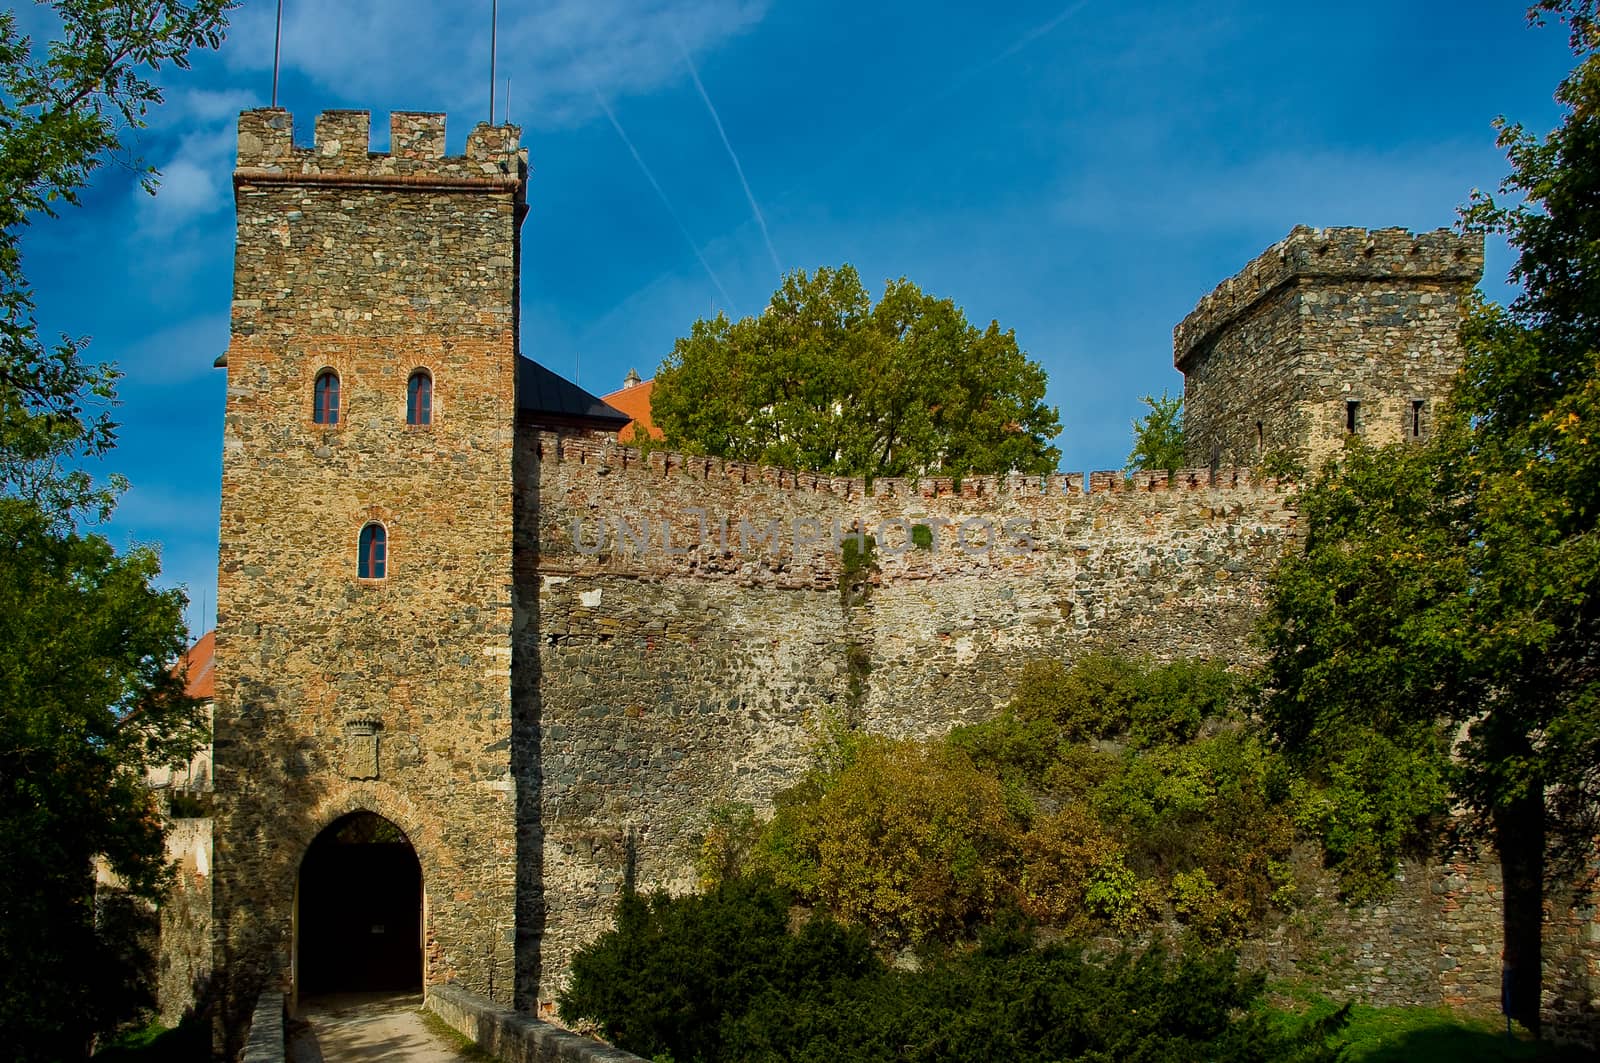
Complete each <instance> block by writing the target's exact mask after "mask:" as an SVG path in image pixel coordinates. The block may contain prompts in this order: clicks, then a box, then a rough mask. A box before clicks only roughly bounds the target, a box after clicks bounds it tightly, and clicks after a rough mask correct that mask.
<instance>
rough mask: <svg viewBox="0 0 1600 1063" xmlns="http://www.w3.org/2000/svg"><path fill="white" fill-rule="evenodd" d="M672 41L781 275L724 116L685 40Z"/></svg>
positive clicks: (770, 241)
mask: <svg viewBox="0 0 1600 1063" xmlns="http://www.w3.org/2000/svg"><path fill="white" fill-rule="evenodd" d="M672 39H673V40H674V41H675V42H677V45H678V53H679V54H680V55H682V56H683V65H684V66H686V67H688V68H689V76H690V77H691V78H693V79H694V87H695V90H696V91H697V92H699V93H700V99H701V100H703V101H704V102H705V105H706V110H707V111H709V112H710V113H711V121H712V122H714V123H715V124H716V127H717V135H718V136H720V137H721V138H722V146H723V147H725V148H727V149H728V158H729V159H730V160H732V162H733V171H734V173H736V174H738V175H739V184H740V185H742V186H743V187H744V198H745V199H746V200H748V201H749V203H750V213H752V214H754V215H755V217H756V224H757V225H759V226H761V239H762V240H764V241H766V245H767V254H769V255H771V256H772V268H773V269H775V270H777V271H778V273H779V274H780V275H781V274H782V273H783V263H782V262H780V261H779V260H778V249H777V248H775V247H773V246H772V234H771V233H769V232H768V231H767V219H766V217H765V216H763V215H762V213H761V205H760V204H758V203H757V202H756V194H755V193H754V192H752V191H750V182H749V181H748V180H747V179H746V178H745V175H744V167H743V166H741V165H740V164H739V153H738V152H736V151H734V150H733V142H732V141H730V140H729V139H728V131H727V130H726V129H724V128H723V127H722V116H721V115H719V114H718V113H717V108H716V105H715V104H713V103H712V102H711V96H710V94H709V93H707V92H706V87H705V84H704V83H703V82H702V81H701V80H700V71H699V70H697V69H696V68H695V65H694V59H693V58H691V57H690V55H689V49H688V48H686V47H684V44H683V38H681V37H679V36H678V34H677V33H676V32H674V33H673V34H672Z"/></svg>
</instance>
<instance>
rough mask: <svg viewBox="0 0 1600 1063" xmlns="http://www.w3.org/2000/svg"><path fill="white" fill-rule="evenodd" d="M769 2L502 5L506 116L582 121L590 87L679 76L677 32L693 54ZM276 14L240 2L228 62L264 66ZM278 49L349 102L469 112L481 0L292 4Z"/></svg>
mask: <svg viewBox="0 0 1600 1063" xmlns="http://www.w3.org/2000/svg"><path fill="white" fill-rule="evenodd" d="M766 7H767V0H683V2H681V3H676V4H670V5H669V4H663V3H659V2H655V3H650V2H646V3H638V2H629V0H543V2H539V3H534V4H527V5H516V6H513V5H510V4H502V5H500V26H499V42H498V52H499V61H498V67H497V70H498V75H499V77H498V81H499V83H500V88H501V91H503V90H504V84H505V78H506V77H507V76H508V75H509V76H510V77H511V79H512V94H513V101H512V114H511V117H512V120H513V121H516V122H519V123H520V124H523V125H526V126H536V127H545V128H549V127H556V126H565V125H572V124H577V123H580V122H584V121H587V120H589V119H591V118H593V117H595V116H597V115H598V113H599V110H598V108H597V106H596V104H595V101H594V98H593V96H594V92H595V91H598V92H599V93H600V94H601V95H603V96H605V97H607V98H614V97H617V96H622V95H635V94H643V93H648V92H651V91H653V90H655V89H657V88H659V87H660V86H662V85H664V84H669V83H671V82H673V81H675V80H677V79H679V78H681V77H682V76H683V73H684V71H683V65H682V58H681V56H680V54H679V51H678V46H677V44H676V43H675V42H674V40H673V34H674V33H676V34H677V36H678V37H679V38H680V39H681V40H682V41H683V43H684V46H685V47H686V48H687V49H688V50H689V51H690V52H691V54H700V53H705V52H709V51H711V50H713V49H714V48H716V47H718V46H719V45H721V44H723V43H724V42H726V41H728V40H730V39H732V38H733V37H736V36H738V35H739V34H741V33H743V32H745V31H746V30H748V29H749V28H750V27H752V26H754V25H755V24H756V23H757V22H759V21H760V20H761V18H762V16H763V15H764V14H765V13H766ZM275 15H276V10H275V8H274V7H273V5H271V4H261V5H258V6H255V7H250V8H246V9H244V10H242V11H240V12H239V13H238V16H237V17H236V18H235V19H234V23H233V27H232V30H231V31H230V39H229V42H228V44H227V45H226V46H225V47H224V57H225V59H226V61H227V62H228V64H229V65H230V67H232V68H233V69H234V70H236V71H251V72H265V71H270V70H271V67H272V44H273V23H274V18H275ZM282 55H283V58H282V62H283V67H284V69H285V70H286V71H287V70H293V71H298V72H299V73H301V74H304V75H305V76H307V77H309V78H310V79H311V80H312V81H314V82H316V83H317V84H318V85H319V86H321V87H322V88H324V89H326V90H329V91H330V92H332V93H334V94H336V95H338V96H340V97H343V98H344V99H346V100H349V101H379V100H390V99H394V100H396V101H397V103H398V105H399V106H407V107H420V108H426V109H430V110H451V111H457V112H461V111H466V112H467V113H473V111H474V109H481V108H484V107H486V106H487V103H488V80H489V77H488V75H489V4H488V3H480V4H470V5H462V4H431V3H408V4H399V3H396V2H395V0H349V2H346V3H340V4H313V3H298V4H291V5H287V6H286V8H285V11H284V22H283V53H282ZM258 95H265V93H260V94H258ZM258 102H262V103H264V102H266V101H265V100H264V99H263V100H260V101H258ZM280 102H283V101H281V100H280ZM374 109H376V108H374ZM497 109H498V108H497ZM380 124H381V123H380Z"/></svg>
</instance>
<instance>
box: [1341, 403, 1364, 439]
mask: <svg viewBox="0 0 1600 1063" xmlns="http://www.w3.org/2000/svg"><path fill="white" fill-rule="evenodd" d="M1360 410H1361V403H1359V402H1357V401H1356V400H1355V399H1351V400H1350V401H1348V402H1346V403H1345V404H1344V430H1345V434H1346V435H1352V436H1353V435H1355V434H1356V430H1357V429H1358V428H1359V427H1360V421H1359V419H1358V414H1359V413H1360Z"/></svg>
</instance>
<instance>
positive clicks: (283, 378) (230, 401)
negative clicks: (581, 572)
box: [215, 110, 527, 1011]
mask: <svg viewBox="0 0 1600 1063" xmlns="http://www.w3.org/2000/svg"><path fill="white" fill-rule="evenodd" d="M392 123H393V138H392V142H393V150H392V151H391V152H390V153H389V154H374V153H371V152H369V151H368V135H367V132H368V124H369V119H368V116H367V114H366V113H365V112H353V111H342V112H330V113H327V114H324V115H321V116H320V117H319V118H318V120H317V128H316V136H315V142H314V145H313V146H311V147H310V148H296V147H294V146H293V137H292V131H291V122H290V118H289V115H288V114H287V113H286V112H284V111H276V110H258V111H247V112H245V113H243V114H242V115H241V116H240V120H239V156H238V169H237V171H236V172H235V175H234V185H235V199H236V204H237V212H238V249H237V257H236V262H235V272H234V300H233V318H232V342H231V344H230V346H229V349H228V394H227V408H226V419H225V426H224V442H223V483H222V527H221V551H220V571H219V575H218V621H217V622H218V633H217V648H216V686H217V703H216V769H215V770H216V802H217V809H218V818H217V837H216V868H215V890H216V915H217V941H216V948H217V953H218V956H217V969H218V970H219V971H224V972H226V974H227V976H228V978H229V979H230V982H229V985H228V986H227V987H226V989H227V999H228V1001H229V1005H230V1007H232V1008H233V1009H234V1010H235V1011H237V1010H238V1009H239V1008H240V1007H243V1006H247V1005H248V1001H249V1000H250V999H252V998H253V995H254V993H255V991H256V990H257V989H259V988H260V987H261V986H262V985H263V984H271V985H274V986H281V987H283V988H285V989H288V988H291V985H290V982H291V975H292V969H293V956H292V950H293V905H294V896H295V884H296V879H297V875H298V869H299V863H300V860H301V858H302V856H303V855H304V853H305V850H306V847H307V846H308V845H309V843H310V842H311V840H312V839H313V838H314V837H315V836H316V835H317V834H318V833H319V832H320V831H321V830H323V829H324V828H325V827H327V826H328V825H329V824H330V823H332V822H333V821H334V820H336V819H337V818H339V817H340V816H342V815H344V814H346V813H349V812H353V811H357V810H367V811H371V812H375V813H378V814H379V815H382V816H384V817H387V818H388V819H389V820H391V821H392V822H394V823H395V824H396V825H397V826H399V827H400V828H401V829H402V830H403V831H404V832H405V833H406V835H407V837H408V838H409V839H410V841H411V843H412V845H413V846H414V847H415V849H416V851H417V855H418V857H419V859H420V861H421V865H422V869H423V883H424V892H425V910H426V917H427V925H426V933H425V952H426V967H427V977H428V978H429V980H443V979H448V978H457V979H459V980H461V981H462V982H463V983H464V984H466V985H468V986H470V987H471V988H473V989H475V990H478V991H480V992H483V993H485V994H487V995H490V996H492V997H494V998H495V999H497V1000H501V1001H509V1000H510V999H511V993H512V984H513V980H512V974H513V969H514V959H513V947H514V930H515V927H514V922H515V916H514V912H515V865H516V857H517V853H516V841H517V839H516V825H515V818H516V806H515V790H516V788H515V785H514V783H513V780H512V774H511V755H510V752H509V750H510V740H511V731H512V723H511V678H510V673H511V660H510V657H511V627H512V602H511V595H512V592H511V582H512V575H511V541H512V510H511V486H512V449H513V437H514V432H515V427H514V426H515V383H514V381H515V359H516V337H517V332H516V328H517V305H518V279H517V276H518V275H517V267H518V253H519V252H518V235H517V233H518V226H519V224H520V222H521V220H522V215H523V212H524V209H525V208H524V188H525V182H526V175H527V163H526V156H525V154H524V153H523V152H522V151H520V150H519V149H518V147H517V131H516V129H515V128H514V127H489V126H479V127H478V128H477V129H475V130H473V131H472V133H471V134H470V136H469V138H468V141H467V149H466V154H465V155H464V156H461V157H456V158H444V157H442V150H443V144H444V125H443V116H440V115H421V114H397V115H395V116H394V117H393V119H392ZM417 368H424V369H427V370H428V371H430V372H431V373H432V376H433V422H432V424H431V425H426V426H411V425H407V423H406V382H407V378H408V376H409V374H410V373H411V372H412V371H413V370H414V369H417ZM324 369H332V370H334V371H336V372H337V373H338V374H339V379H340V412H339V420H338V423H337V424H317V423H314V422H313V414H312V395H313V382H314V380H315V379H316V377H317V376H318V374H319V373H320V372H322V371H323V370H324ZM368 522H378V523H380V524H382V525H383V526H384V527H385V528H386V530H387V537H388V570H387V575H386V578H384V579H381V580H379V579H361V578H358V575H357V539H358V535H359V533H360V531H361V528H362V527H363V525H365V524H367V523H368ZM374 732H375V733H374Z"/></svg>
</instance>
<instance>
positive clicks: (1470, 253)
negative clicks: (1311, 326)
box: [1172, 225, 1483, 370]
mask: <svg viewBox="0 0 1600 1063" xmlns="http://www.w3.org/2000/svg"><path fill="white" fill-rule="evenodd" d="M1482 275H1483V237H1482V236H1477V235H1462V234H1460V233H1456V232H1452V231H1451V230H1449V229H1435V230H1433V231H1432V232H1426V233H1413V232H1411V231H1410V230H1407V229H1401V228H1394V229H1361V228H1329V229H1313V228H1311V227H1309V226H1305V225H1297V226H1295V228H1294V229H1293V230H1292V231H1291V232H1290V233H1289V235H1288V236H1286V237H1285V238H1284V239H1282V240H1280V241H1278V242H1277V243H1276V244H1273V245H1272V246H1271V247H1269V248H1267V250H1266V251H1264V252H1262V253H1261V254H1260V255H1258V256H1257V257H1256V258H1255V260H1254V261H1252V262H1251V263H1250V264H1249V265H1247V266H1245V268H1244V269H1242V270H1240V271H1239V272H1238V273H1236V274H1234V275H1233V276H1232V277H1229V278H1228V279H1227V280H1225V281H1223V282H1222V283H1221V284H1219V285H1217V287H1216V288H1215V289H1213V290H1212V291H1211V293H1210V294H1209V295H1206V296H1205V297H1204V298H1202V299H1201V300H1200V302H1199V303H1198V304H1197V305H1196V306H1195V308H1194V310H1192V311H1191V312H1190V313H1189V315H1188V316H1187V317H1185V318H1184V319H1183V320H1182V321H1180V322H1179V323H1178V325H1177V326H1176V327H1175V328H1174V329H1173V330H1172V350H1173V363H1174V364H1175V365H1176V366H1177V367H1178V368H1179V369H1180V370H1181V369H1183V368H1184V364H1185V363H1186V362H1187V361H1188V360H1189V357H1190V355H1192V354H1193V353H1194V352H1195V351H1196V350H1197V349H1199V348H1201V347H1202V346H1203V345H1205V343H1206V342H1207V341H1208V340H1210V339H1211V338H1212V337H1213V336H1215V335H1216V334H1217V333H1218V332H1219V331H1221V330H1222V329H1224V328H1226V327H1227V326H1228V325H1230V324H1232V323H1233V322H1235V321H1237V320H1239V319H1240V318H1242V317H1244V316H1245V315H1246V314H1248V313H1249V312H1250V310H1251V309H1252V308H1254V307H1255V306H1256V305H1257V304H1259V303H1261V302H1262V301H1263V300H1265V299H1267V298H1268V297H1269V296H1271V295H1272V294H1274V293H1275V292H1277V291H1278V290H1279V289H1281V288H1283V287H1284V286H1286V285H1288V284H1291V283H1293V282H1295V281H1298V280H1312V279H1317V280H1330V281H1349V280H1383V281H1390V282H1396V283H1412V282H1418V281H1433V282H1454V283H1458V284H1462V285H1470V284H1474V283H1476V282H1477V280H1478V278H1479V277H1481V276H1482Z"/></svg>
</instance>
